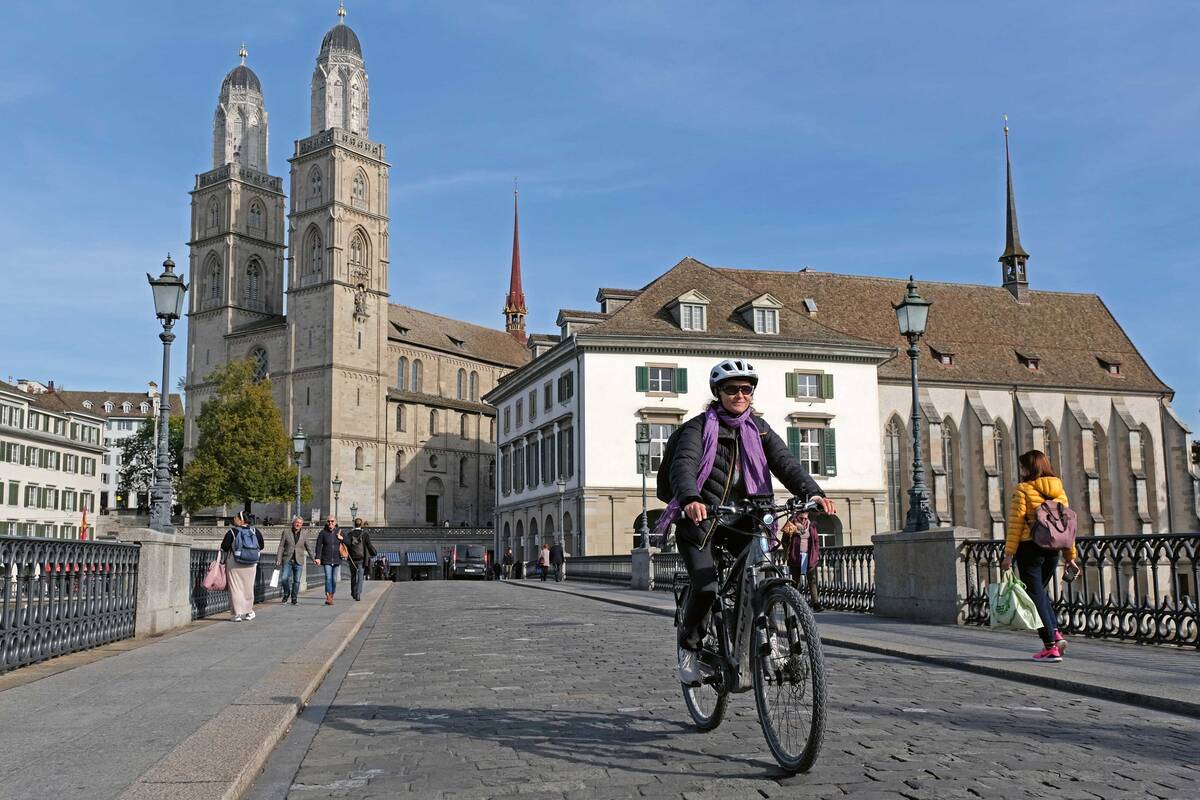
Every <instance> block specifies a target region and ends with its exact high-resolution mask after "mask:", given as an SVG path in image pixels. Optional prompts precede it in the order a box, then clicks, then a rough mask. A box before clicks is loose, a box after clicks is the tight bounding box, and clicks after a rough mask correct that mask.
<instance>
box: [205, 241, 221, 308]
mask: <svg viewBox="0 0 1200 800" xmlns="http://www.w3.org/2000/svg"><path fill="white" fill-rule="evenodd" d="M204 274H205V277H206V278H207V280H208V299H209V300H213V301H219V300H220V299H221V262H220V261H219V260H218V259H217V257H216V255H215V254H212V253H210V254H209V256H208V258H207V259H206V260H205V262H204Z"/></svg>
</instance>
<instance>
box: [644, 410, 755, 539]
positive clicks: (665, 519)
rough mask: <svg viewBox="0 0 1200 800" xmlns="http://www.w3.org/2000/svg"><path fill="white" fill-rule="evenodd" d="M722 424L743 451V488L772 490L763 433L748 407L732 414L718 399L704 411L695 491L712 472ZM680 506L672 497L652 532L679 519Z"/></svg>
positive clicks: (751, 492) (677, 500)
mask: <svg viewBox="0 0 1200 800" xmlns="http://www.w3.org/2000/svg"><path fill="white" fill-rule="evenodd" d="M721 425H724V426H725V427H727V428H729V429H731V430H732V431H733V432H734V433H736V434H737V435H738V439H739V441H740V444H741V447H740V448H739V449H740V450H741V454H742V458H741V467H742V480H743V481H745V484H746V491H747V492H748V493H749V494H772V492H773V490H772V488H771V470H770V469H769V468H768V467H767V454H766V453H764V452H763V446H762V436H761V435H760V434H759V432H758V426H757V425H755V424H754V419H753V417H752V416H751V410H750V409H749V408H747V409H746V410H745V411H743V412H742V413H741V414H739V415H737V416H734V415H732V414H730V413H729V412H728V411H726V410H725V408H724V406H722V405H721V404H720V403H712V404H711V405H709V407H708V410H707V411H705V412H704V434H703V438H702V439H701V444H702V446H703V447H704V452H703V453H702V454H701V457H700V473H699V474H698V475H697V476H696V493H697V494H699V493H700V490H701V489H702V488H703V487H704V483H705V481H707V480H708V476H709V475H711V474H712V470H713V464H715V463H716V461H717V432H718V429H719V427H720V426H721ZM681 508H682V506H681V505H680V502H679V498H678V497H674V498H672V499H671V502H670V503H668V504H667V507H666V509H665V510H664V511H663V513H662V516H661V517H659V518H658V524H657V525H655V526H654V532H655V533H665V532H666V530H667V528H669V527H670V526H671V523H672V522H674V521H675V520H677V519H679V512H680V509H681Z"/></svg>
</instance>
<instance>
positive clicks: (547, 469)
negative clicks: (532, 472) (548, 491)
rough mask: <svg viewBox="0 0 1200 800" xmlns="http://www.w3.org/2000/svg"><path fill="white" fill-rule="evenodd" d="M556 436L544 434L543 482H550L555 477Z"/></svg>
mask: <svg viewBox="0 0 1200 800" xmlns="http://www.w3.org/2000/svg"><path fill="white" fill-rule="evenodd" d="M554 467H555V461H554V437H553V436H551V435H550V434H545V435H543V436H542V483H546V484H549V483H550V482H551V481H553V480H554V479H555V477H556V476H555V469H554Z"/></svg>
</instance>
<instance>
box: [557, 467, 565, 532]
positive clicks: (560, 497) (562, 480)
mask: <svg viewBox="0 0 1200 800" xmlns="http://www.w3.org/2000/svg"><path fill="white" fill-rule="evenodd" d="M566 491H567V479H566V478H564V477H562V476H561V475H559V476H558V543H559V544H561V545H562V546H563V547H564V548H565V547H566V546H567V537H566V535H565V534H566V531H564V530H563V517H564V514H563V495H564V494H566Z"/></svg>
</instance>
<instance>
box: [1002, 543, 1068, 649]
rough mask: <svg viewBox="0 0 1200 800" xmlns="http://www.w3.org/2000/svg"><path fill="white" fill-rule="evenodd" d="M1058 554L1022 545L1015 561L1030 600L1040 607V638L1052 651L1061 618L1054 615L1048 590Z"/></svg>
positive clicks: (1056, 551) (1032, 545) (1055, 551)
mask: <svg viewBox="0 0 1200 800" xmlns="http://www.w3.org/2000/svg"><path fill="white" fill-rule="evenodd" d="M1058 559H1059V551H1058V550H1047V549H1046V548H1044V547H1039V546H1038V545H1036V544H1034V543H1033V542H1021V544H1020V546H1018V547H1017V555H1016V558H1014V559H1013V560H1014V561H1016V563H1017V572H1018V573H1019V574H1020V575H1021V582H1022V583H1024V584H1025V589H1026V590H1027V591H1028V592H1029V597H1030V599H1032V600H1033V604H1034V605H1035V606H1037V610H1038V616H1039V617H1041V619H1042V627H1040V628H1038V636H1041V637H1042V642H1043V643H1044V644H1045V645H1046V646H1047V647H1049V646H1050V645H1052V644H1054V634H1055V632H1056V631H1057V630H1058V618H1057V617H1056V616H1055V615H1054V603H1053V602H1052V601H1051V600H1050V592H1049V591H1048V587H1049V586H1050V581H1051V580H1052V579H1053V578H1054V571H1055V569H1057V568H1058Z"/></svg>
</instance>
